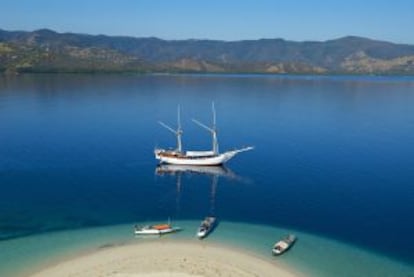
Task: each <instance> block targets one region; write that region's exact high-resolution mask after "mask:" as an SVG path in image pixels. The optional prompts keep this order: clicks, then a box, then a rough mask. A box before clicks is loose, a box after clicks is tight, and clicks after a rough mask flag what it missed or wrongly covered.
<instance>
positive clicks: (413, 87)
mask: <svg viewBox="0 0 414 277" xmlns="http://www.w3.org/2000/svg"><path fill="white" fill-rule="evenodd" d="M212 102H214V105H215V108H216V112H217V128H218V136H219V144H220V150H221V151H225V150H229V149H234V148H239V147H243V146H250V145H252V146H254V147H255V149H254V150H253V151H249V152H245V153H240V154H239V155H237V156H236V157H235V158H234V159H232V160H231V161H230V162H228V163H227V164H226V166H225V167H212V168H202V169H198V170H194V169H193V168H182V167H172V168H171V167H159V166H158V165H157V162H156V160H155V159H154V156H153V150H154V148H155V147H165V148H168V147H171V148H174V147H175V146H176V145H175V143H176V140H175V136H174V134H172V133H171V132H169V131H168V130H166V129H164V128H163V127H162V126H161V125H160V124H158V123H157V122H158V121H162V122H164V123H166V124H168V125H170V126H171V127H172V128H176V126H177V107H178V106H179V107H180V110H181V123H182V127H183V129H184V133H183V145H184V148H185V149H187V150H209V149H210V148H211V135H210V134H209V133H208V132H207V131H206V130H204V129H201V128H200V127H199V126H197V125H195V124H194V123H193V122H192V119H197V120H200V121H201V122H203V123H205V124H206V125H211V124H212V113H211V105H212ZM413 169H414V77H380V76H289V75H286V76H272V75H134V74H125V75H110V74H108V75H86V74H68V75H65V74H44V75H43V74H38V75H19V76H0V276H14V275H15V276H18V275H19V274H22V271H21V270H22V269H21V266H19V265H22V264H23V265H26V267H29V268H33V269H34V268H37V267H41V264H45V263H46V262H50V261H53V260H54V259H55V260H56V259H57V258H56V257H58V256H59V255H61V256H67V255H70V254H69V253H76V251H86V250H88V249H90V248H96V247H101V246H102V245H106V244H116V243H125V242H129V241H131V240H135V238H134V237H133V236H132V231H131V230H132V227H133V224H135V223H137V222H138V223H152V222H164V221H167V220H168V219H171V220H172V221H173V222H176V223H177V224H180V225H182V226H184V227H186V228H185V230H184V231H183V232H182V233H181V234H177V237H178V238H188V239H194V232H195V228H196V227H197V225H198V224H199V222H200V221H201V220H202V219H203V218H204V217H205V216H207V215H216V216H217V217H218V218H219V219H220V224H219V226H218V227H217V228H216V230H215V231H214V233H213V234H211V236H210V237H209V238H207V239H211V240H212V241H215V242H218V243H228V244H231V245H237V246H239V247H242V248H243V247H244V248H246V249H250V250H253V251H255V252H257V253H258V254H262V255H267V254H269V253H270V248H271V246H272V244H273V243H274V242H275V241H277V240H278V239H280V237H282V236H283V235H284V234H287V233H295V234H297V235H298V237H299V240H298V243H297V244H296V245H295V246H294V248H292V249H291V251H290V252H289V253H287V254H286V256H283V257H280V258H281V259H279V260H281V261H283V262H285V263H286V264H288V265H289V266H292V267H293V268H298V269H299V271H303V272H306V273H307V274H309V275H311V276H405V277H413V276H414V251H413V250H414V170H413ZM171 239H172V238H171ZM270 258H271V257H270ZM19 270H20V271H19ZM26 270H27V269H26ZM29 271H30V270H29Z"/></svg>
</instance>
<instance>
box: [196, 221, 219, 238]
mask: <svg viewBox="0 0 414 277" xmlns="http://www.w3.org/2000/svg"><path fill="white" fill-rule="evenodd" d="M216 221H217V219H216V218H215V217H213V216H207V217H206V218H205V219H204V220H203V221H202V222H201V224H200V227H198V230H197V237H198V238H199V239H202V238H205V237H206V236H207V235H208V234H209V233H210V232H211V231H212V230H213V229H214V227H215V225H216Z"/></svg>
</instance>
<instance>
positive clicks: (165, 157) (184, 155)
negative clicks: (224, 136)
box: [154, 103, 253, 166]
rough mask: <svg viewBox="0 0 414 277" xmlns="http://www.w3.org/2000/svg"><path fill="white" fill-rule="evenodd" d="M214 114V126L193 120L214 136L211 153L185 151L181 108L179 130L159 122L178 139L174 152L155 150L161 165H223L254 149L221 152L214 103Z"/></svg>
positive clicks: (178, 117) (178, 112) (178, 119)
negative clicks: (236, 156) (239, 154)
mask: <svg viewBox="0 0 414 277" xmlns="http://www.w3.org/2000/svg"><path fill="white" fill-rule="evenodd" d="M212 112H213V126H212V127H208V126H207V125H204V124H203V123H201V122H200V121H198V120H196V119H193V122H194V123H196V124H197V125H198V126H200V127H202V128H204V129H206V130H207V131H208V132H210V133H211V135H212V144H213V145H212V150H210V151H183V148H182V142H181V137H182V134H183V130H182V128H181V118H180V107H178V111H177V129H176V130H175V129H173V128H171V127H170V126H168V125H167V124H165V123H163V122H161V121H159V124H160V125H161V126H163V127H164V128H166V129H167V130H169V131H170V132H172V133H173V134H175V135H176V137H177V148H176V149H174V150H166V149H161V148H156V149H155V150H154V154H155V158H156V159H157V160H159V161H160V163H166V164H177V165H199V166H203V165H221V164H224V163H225V162H227V161H228V160H230V159H231V158H233V157H234V156H235V155H237V154H238V153H241V152H245V151H249V150H252V149H253V147H252V146H249V147H245V148H241V149H236V150H231V151H226V152H223V153H220V152H219V144H218V139H217V129H216V110H215V108H214V103H213V104H212Z"/></svg>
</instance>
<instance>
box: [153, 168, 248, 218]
mask: <svg viewBox="0 0 414 277" xmlns="http://www.w3.org/2000/svg"><path fill="white" fill-rule="evenodd" d="M155 174H156V175H158V176H165V175H169V176H175V177H176V188H177V197H176V210H177V213H179V210H180V194H181V189H182V176H183V175H190V176H191V175H205V176H207V177H210V178H211V188H210V211H209V216H216V215H215V201H216V192H217V185H218V180H219V178H220V177H223V178H228V179H232V180H240V179H242V178H240V177H239V176H238V175H236V174H235V173H234V172H233V171H231V170H230V169H229V168H227V167H225V166H191V165H171V164H160V165H158V166H157V167H156V169H155Z"/></svg>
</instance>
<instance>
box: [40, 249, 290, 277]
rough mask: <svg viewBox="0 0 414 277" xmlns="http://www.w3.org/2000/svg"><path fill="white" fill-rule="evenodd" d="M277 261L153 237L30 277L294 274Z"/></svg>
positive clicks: (236, 251) (63, 264) (185, 276)
mask: <svg viewBox="0 0 414 277" xmlns="http://www.w3.org/2000/svg"><path fill="white" fill-rule="evenodd" d="M277 263H278V262H277V261H276V260H275V261H271V260H269V261H267V260H265V259H261V258H259V257H256V256H254V255H251V254H248V253H244V252H241V251H239V250H236V249H231V248H225V247H221V246H218V245H213V244H209V243H205V242H177V241H175V242H172V241H157V242H144V243H137V244H132V245H123V246H114V247H107V248H103V249H100V250H97V251H96V252H94V253H91V254H88V255H85V256H82V257H77V258H74V259H72V260H68V261H64V262H62V263H59V264H57V265H55V266H51V267H49V268H46V269H45V270H42V271H41V272H38V273H36V274H34V275H32V277H56V276H59V277H64V276H71V277H75V276H76V277H81V276H85V277H86V276H88V277H91V276H114V277H115V276H116V277H144V276H148V277H194V276H235V277H236V276H237V277H244V276H260V277H262V276H264V277H265V276H272V277H274V276H280V277H292V276H298V275H297V274H294V273H293V272H291V271H288V270H287V269H286V268H282V267H281V266H280V265H277Z"/></svg>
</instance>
